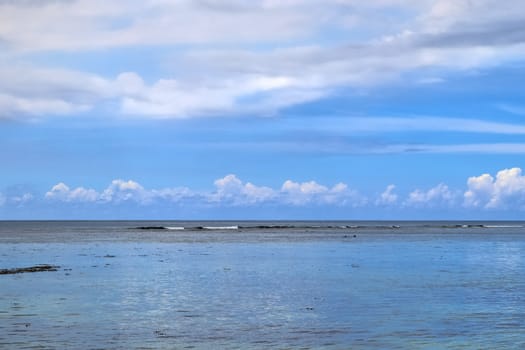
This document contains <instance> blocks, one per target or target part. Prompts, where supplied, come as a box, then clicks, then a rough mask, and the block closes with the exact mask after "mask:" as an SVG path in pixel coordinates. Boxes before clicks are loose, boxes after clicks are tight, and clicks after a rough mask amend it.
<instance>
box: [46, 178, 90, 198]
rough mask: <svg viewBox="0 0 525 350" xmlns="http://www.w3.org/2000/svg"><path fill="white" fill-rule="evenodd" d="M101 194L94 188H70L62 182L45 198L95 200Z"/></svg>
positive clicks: (47, 193)
mask: <svg viewBox="0 0 525 350" xmlns="http://www.w3.org/2000/svg"><path fill="white" fill-rule="evenodd" d="M99 197H100V195H99V193H98V192H97V191H95V190H93V189H86V188H84V187H77V188H74V189H71V188H69V186H67V185H66V184H65V183H63V182H60V183H58V184H56V185H55V186H53V187H52V188H51V190H49V191H48V192H46V194H45V198H47V199H54V200H59V201H63V202H95V201H97V200H98V199H99Z"/></svg>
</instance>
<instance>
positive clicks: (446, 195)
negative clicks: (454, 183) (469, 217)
mask: <svg viewBox="0 0 525 350" xmlns="http://www.w3.org/2000/svg"><path fill="white" fill-rule="evenodd" d="M457 198H458V193H457V192H455V191H452V190H451V189H449V187H448V186H447V185H445V184H443V183H441V184H439V185H437V186H436V187H433V188H431V189H429V190H427V191H424V190H419V189H416V190H414V191H412V192H410V194H409V195H408V198H407V199H406V201H405V203H404V204H405V205H406V206H408V207H450V206H452V205H454V204H455V201H456V200H457Z"/></svg>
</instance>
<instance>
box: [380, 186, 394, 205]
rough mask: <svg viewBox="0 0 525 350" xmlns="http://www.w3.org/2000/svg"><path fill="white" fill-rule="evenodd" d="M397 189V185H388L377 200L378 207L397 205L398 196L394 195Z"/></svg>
mask: <svg viewBox="0 0 525 350" xmlns="http://www.w3.org/2000/svg"><path fill="white" fill-rule="evenodd" d="M395 189H396V186H395V185H388V186H387V187H386V189H385V191H384V192H383V193H381V194H380V195H379V198H378V199H377V200H376V205H379V206H384V205H392V204H396V203H397V199H398V195H397V194H395V193H394V190H395Z"/></svg>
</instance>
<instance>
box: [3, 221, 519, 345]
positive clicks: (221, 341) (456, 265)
mask: <svg viewBox="0 0 525 350" xmlns="http://www.w3.org/2000/svg"><path fill="white" fill-rule="evenodd" d="M262 224H265V225H266V226H275V225H280V226H282V227H279V228H277V227H273V228H260V226H263V225H262ZM464 224H465V223H441V222H438V223H435V222H433V223H421V222H401V223H382V222H361V223H355V222H350V223H341V222H336V223H327V222H319V223H310V222H307V223H289V222H288V223H286V225H284V224H283V223H246V222H245V223H235V222H228V223H217V222H215V223H213V222H212V223H210V222H208V223H193V222H188V223H181V222H163V223H159V222H147V223H144V222H18V223H17V222H3V223H0V269H1V268H13V267H24V266H31V265H36V264H54V265H59V266H60V268H59V270H58V271H56V272H39V273H25V274H16V275H0V348H5V349H23V348H32V349H34V348H39V349H40V348H41V349H56V348H72V349H183V348H192V347H194V348H198V349H249V348H254V349H266V348H276V349H287V348H291V349H350V348H351V349H523V348H525V228H524V227H522V226H523V225H522V224H521V223H484V224H485V227H477V226H476V227H474V226H472V225H477V224H479V223H467V224H469V225H471V226H470V227H466V226H465V227H461V225H464ZM456 225H459V227H456ZM139 226H165V227H188V228H189V227H193V228H195V227H204V226H238V227H239V228H238V229H236V230H233V229H228V230H203V229H186V230H138V229H134V228H135V227H139ZM285 226H286V227H285ZM492 226H508V227H492ZM354 236H355V237H354Z"/></svg>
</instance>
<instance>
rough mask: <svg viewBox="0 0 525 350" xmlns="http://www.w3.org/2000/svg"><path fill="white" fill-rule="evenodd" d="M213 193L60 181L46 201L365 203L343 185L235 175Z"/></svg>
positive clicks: (133, 184)
mask: <svg viewBox="0 0 525 350" xmlns="http://www.w3.org/2000/svg"><path fill="white" fill-rule="evenodd" d="M214 185H215V190H214V191H210V192H197V191H193V190H191V189H189V188H186V187H173V188H163V189H147V188H144V187H143V186H142V185H140V184H139V183H138V182H135V181H133V180H127V181H125V180H121V179H117V180H113V181H112V182H111V184H110V185H109V186H108V187H107V188H105V189H104V190H102V191H97V190H95V189H90V188H84V187H76V188H70V187H69V186H68V185H66V184H64V183H62V182H60V183H58V184H56V185H55V186H53V187H52V188H51V189H50V190H49V191H48V192H47V193H46V194H45V198H46V199H47V200H50V201H55V202H66V203H98V204H122V203H137V204H141V205H150V204H155V203H158V202H159V201H168V202H172V203H182V202H183V201H185V200H186V201H193V203H200V204H202V205H208V204H214V205H226V206H228V205H235V206H237V205H246V206H251V205H258V204H265V203H266V204H276V205H290V204H291V205H296V206H304V205H338V206H339V205H349V206H360V205H364V204H365V203H366V198H365V197H363V196H361V195H359V194H358V193H357V191H355V190H351V189H349V188H348V186H347V185H346V184H344V183H338V184H336V185H334V186H333V187H327V186H324V185H321V184H318V183H317V182H315V181H309V182H303V183H299V182H294V181H291V180H287V181H286V182H284V184H283V185H282V186H281V188H280V189H273V188H271V187H266V186H257V185H254V184H253V183H251V182H243V181H242V180H240V179H239V178H238V177H237V176H236V175H234V174H229V175H226V176H224V177H223V178H220V179H217V180H215V182H214Z"/></svg>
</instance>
